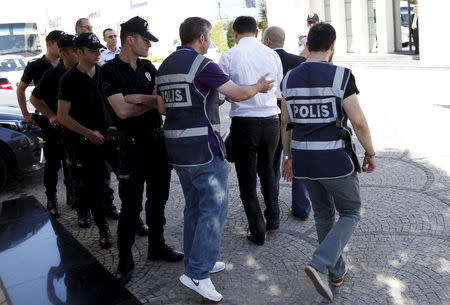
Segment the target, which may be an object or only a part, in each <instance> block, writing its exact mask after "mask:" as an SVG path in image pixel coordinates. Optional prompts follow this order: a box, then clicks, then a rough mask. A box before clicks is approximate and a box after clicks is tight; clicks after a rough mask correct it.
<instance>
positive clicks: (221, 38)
mask: <svg viewBox="0 0 450 305" xmlns="http://www.w3.org/2000/svg"><path fill="white" fill-rule="evenodd" d="M211 40H212V41H214V43H215V44H216V45H217V47H218V48H219V50H220V52H225V51H226V50H228V44H227V39H226V36H225V31H224V30H223V24H222V22H220V21H218V22H217V23H216V24H215V25H214V27H213V28H212V30H211Z"/></svg>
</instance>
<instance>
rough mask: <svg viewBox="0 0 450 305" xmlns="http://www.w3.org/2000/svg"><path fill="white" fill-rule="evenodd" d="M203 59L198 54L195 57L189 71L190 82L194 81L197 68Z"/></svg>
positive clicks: (203, 57)
mask: <svg viewBox="0 0 450 305" xmlns="http://www.w3.org/2000/svg"><path fill="white" fill-rule="evenodd" d="M204 59H205V56H203V55H201V54H198V55H197V57H196V58H195V59H194V62H193V63H192V66H191V69H190V70H189V73H188V74H189V77H190V78H191V79H192V80H191V82H192V81H193V80H194V78H195V75H196V74H197V71H198V68H199V67H200V65H201V64H202V62H203V60H204Z"/></svg>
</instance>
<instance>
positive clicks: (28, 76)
mask: <svg viewBox="0 0 450 305" xmlns="http://www.w3.org/2000/svg"><path fill="white" fill-rule="evenodd" d="M20 80H21V81H22V82H24V83H25V84H27V85H29V84H30V83H31V81H32V80H33V65H32V64H31V63H28V65H27V66H26V67H25V70H23V74H22V78H21V79H20Z"/></svg>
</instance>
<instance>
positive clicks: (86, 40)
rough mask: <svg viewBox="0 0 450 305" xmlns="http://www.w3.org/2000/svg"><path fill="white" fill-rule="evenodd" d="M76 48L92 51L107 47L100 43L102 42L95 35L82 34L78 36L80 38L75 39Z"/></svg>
mask: <svg viewBox="0 0 450 305" xmlns="http://www.w3.org/2000/svg"><path fill="white" fill-rule="evenodd" d="M75 46H76V47H77V48H82V47H85V48H88V49H90V50H99V49H104V48H105V46H103V45H102V44H101V43H100V40H99V39H98V37H97V36H96V35H95V34H94V33H82V34H80V35H78V37H77V38H76V39H75Z"/></svg>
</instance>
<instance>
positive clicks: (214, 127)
mask: <svg viewBox="0 0 450 305" xmlns="http://www.w3.org/2000/svg"><path fill="white" fill-rule="evenodd" d="M211 125H212V129H213V130H214V131H217V132H218V133H220V124H211Z"/></svg>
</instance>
